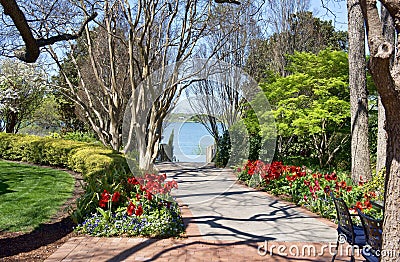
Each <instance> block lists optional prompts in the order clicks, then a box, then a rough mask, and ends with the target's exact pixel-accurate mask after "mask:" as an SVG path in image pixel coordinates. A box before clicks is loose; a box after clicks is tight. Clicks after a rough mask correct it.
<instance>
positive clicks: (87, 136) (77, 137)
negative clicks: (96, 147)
mask: <svg viewBox="0 0 400 262" xmlns="http://www.w3.org/2000/svg"><path fill="white" fill-rule="evenodd" d="M61 137H62V139H65V140H73V141H79V142H88V143H95V142H99V141H98V140H97V138H96V136H95V135H94V134H93V133H91V132H83V131H73V132H66V133H63V134H62V135H61Z"/></svg>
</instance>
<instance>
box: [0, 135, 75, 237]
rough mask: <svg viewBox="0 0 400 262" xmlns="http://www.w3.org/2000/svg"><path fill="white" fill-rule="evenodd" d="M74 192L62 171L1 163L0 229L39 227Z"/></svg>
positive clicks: (72, 182)
mask: <svg viewBox="0 0 400 262" xmlns="http://www.w3.org/2000/svg"><path fill="white" fill-rule="evenodd" d="M2 138H3V137H2ZM2 138H1V141H2ZM73 189H74V179H73V178H72V176H71V175H70V174H68V173H66V172H64V171H60V170H54V169H50V168H41V167H36V166H31V165H26V164H18V163H11V162H5V161H0V228H1V230H4V231H28V230H32V229H35V228H38V227H39V226H40V224H42V223H46V222H48V221H49V220H50V218H51V216H52V215H54V214H55V213H56V212H57V211H59V208H60V206H61V205H62V204H63V203H65V201H66V200H67V199H68V198H70V197H71V195H72V192H73Z"/></svg>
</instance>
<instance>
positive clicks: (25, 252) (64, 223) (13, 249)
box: [0, 169, 83, 262]
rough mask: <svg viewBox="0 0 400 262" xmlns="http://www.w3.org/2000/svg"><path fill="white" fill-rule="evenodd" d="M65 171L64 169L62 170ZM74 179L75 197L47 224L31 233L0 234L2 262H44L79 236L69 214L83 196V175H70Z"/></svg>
mask: <svg viewBox="0 0 400 262" xmlns="http://www.w3.org/2000/svg"><path fill="white" fill-rule="evenodd" d="M63 170H64V169H63ZM64 171H66V172H68V173H70V174H71V175H72V176H73V177H74V178H75V189H74V193H73V196H72V197H71V198H70V199H68V200H67V202H66V203H64V205H63V206H62V207H61V208H60V210H59V211H58V212H57V214H56V215H55V216H53V217H52V218H51V220H50V221H49V222H48V223H44V224H42V225H41V226H40V227H39V228H37V229H35V230H33V231H31V232H0V261H7V262H8V261H44V260H45V259H46V258H48V257H49V256H50V255H51V254H53V253H54V252H55V251H56V250H57V249H58V248H59V247H60V246H61V245H62V244H64V243H65V242H66V241H67V240H68V239H69V238H71V237H73V236H76V233H75V232H73V227H74V226H75V224H74V223H73V222H72V220H71V218H70V216H69V212H68V210H69V209H70V208H71V207H72V208H74V206H75V202H76V199H77V198H78V197H79V196H80V195H81V194H82V193H83V189H82V187H81V183H80V182H82V177H81V175H80V174H77V173H73V172H70V171H68V170H64Z"/></svg>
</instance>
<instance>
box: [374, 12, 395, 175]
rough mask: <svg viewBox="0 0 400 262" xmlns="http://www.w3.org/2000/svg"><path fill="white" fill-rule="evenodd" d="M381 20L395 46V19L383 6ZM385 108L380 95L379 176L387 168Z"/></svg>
mask: <svg viewBox="0 0 400 262" xmlns="http://www.w3.org/2000/svg"><path fill="white" fill-rule="evenodd" d="M381 19H382V25H383V34H384V36H385V37H386V39H387V41H388V42H389V43H392V44H393V45H394V44H395V30H394V23H393V18H392V17H391V16H390V14H389V12H388V10H387V9H386V7H385V6H384V5H382V6H381ZM385 121H386V118H385V108H384V107H383V105H382V101H381V97H380V95H378V135H377V138H378V139H377V146H376V149H377V151H376V173H377V174H378V173H379V172H380V171H381V170H382V169H383V168H385V162H386V143H387V134H386V131H385Z"/></svg>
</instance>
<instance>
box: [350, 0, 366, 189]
mask: <svg viewBox="0 0 400 262" xmlns="http://www.w3.org/2000/svg"><path fill="white" fill-rule="evenodd" d="M347 12H348V31H349V51H348V53H349V88H350V112H351V176H352V179H353V181H354V182H355V183H358V182H359V181H360V178H361V179H363V180H365V179H366V178H368V179H369V178H371V163H370V154H369V144H368V95H367V77H366V71H365V69H366V59H365V46H364V44H363V43H365V32H364V19H363V17H362V12H361V6H360V1H359V0H348V1H347Z"/></svg>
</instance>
